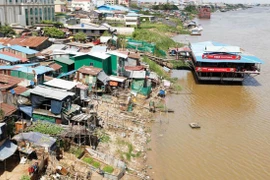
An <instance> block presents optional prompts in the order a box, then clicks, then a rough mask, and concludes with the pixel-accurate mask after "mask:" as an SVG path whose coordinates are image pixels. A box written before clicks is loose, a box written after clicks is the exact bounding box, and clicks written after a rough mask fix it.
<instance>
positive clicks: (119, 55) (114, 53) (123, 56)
mask: <svg viewBox="0 0 270 180" xmlns="http://www.w3.org/2000/svg"><path fill="white" fill-rule="evenodd" d="M107 54H111V55H115V56H117V57H121V58H124V59H126V58H128V55H127V54H123V53H119V52H117V51H109V52H107Z"/></svg>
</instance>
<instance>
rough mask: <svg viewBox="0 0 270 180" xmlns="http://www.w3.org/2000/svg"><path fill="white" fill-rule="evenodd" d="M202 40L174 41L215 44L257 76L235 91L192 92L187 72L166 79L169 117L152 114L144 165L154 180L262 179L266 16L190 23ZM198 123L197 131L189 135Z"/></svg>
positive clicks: (244, 13) (269, 141) (265, 164)
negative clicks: (234, 51)
mask: <svg viewBox="0 0 270 180" xmlns="http://www.w3.org/2000/svg"><path fill="white" fill-rule="evenodd" d="M195 21H196V22H197V23H198V24H201V25H202V27H203V28H204V30H203V32H202V36H198V37H191V36H183V35H179V36H176V37H174V40H175V41H179V42H183V41H186V42H187V41H190V42H200V41H209V40H211V41H217V42H221V43H226V44H230V45H236V46H240V47H241V48H243V49H244V50H246V51H247V52H249V53H251V54H254V55H255V56H257V57H259V58H260V59H262V60H264V62H265V63H264V64H263V65H262V68H261V69H262V73H261V75H259V76H256V77H249V78H247V79H246V80H245V81H244V83H243V85H205V84H203V85H202V84H196V83H195V81H194V77H193V74H192V73H191V72H190V71H185V70H181V71H174V72H173V74H172V75H173V76H175V77H178V78H179V83H180V85H181V86H182V89H183V90H182V91H181V94H178V95H170V97H166V101H167V105H168V107H169V108H172V109H174V110H175V113H168V114H158V115H157V118H156V119H157V121H156V123H154V125H153V128H152V140H151V142H150V144H149V147H150V148H151V149H150V150H149V153H148V161H147V164H148V165H150V166H152V168H151V169H148V172H149V174H150V175H151V177H153V178H154V179H157V180H159V179H160V180H165V179H166V180H178V179H179V180H182V179H183V180H189V179H192V180H193V179H194V180H197V179H198V180H201V179H202V180H204V179H206V180H209V179H215V180H216V179H218V180H223V179H224V180H227V179H228V180H237V179H239V180H243V179H254V180H255V179H256V180H259V179H263V180H267V179H270V108H269V104H270V95H269V93H270V83H269V82H268V81H270V76H269V72H270V66H269V60H270V58H269V55H270V51H269V44H270V43H269V40H270V8H269V7H255V8H251V9H247V10H239V11H230V12H225V13H222V12H220V13H213V14H212V17H211V19H210V20H199V19H196V20H195ZM190 122H199V123H200V125H201V129H191V128H190V127H189V123H190Z"/></svg>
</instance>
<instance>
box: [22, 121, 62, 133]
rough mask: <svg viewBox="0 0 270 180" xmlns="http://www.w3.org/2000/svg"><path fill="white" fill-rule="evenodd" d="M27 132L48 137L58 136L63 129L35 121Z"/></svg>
mask: <svg viewBox="0 0 270 180" xmlns="http://www.w3.org/2000/svg"><path fill="white" fill-rule="evenodd" d="M26 131H27V132H30V131H33V132H40V133H42V134H49V135H58V134H60V133H61V132H62V131H63V128H62V127H61V126H59V125H57V124H52V123H47V122H42V121H37V122H34V124H33V125H32V126H31V127H29V128H27V129H26Z"/></svg>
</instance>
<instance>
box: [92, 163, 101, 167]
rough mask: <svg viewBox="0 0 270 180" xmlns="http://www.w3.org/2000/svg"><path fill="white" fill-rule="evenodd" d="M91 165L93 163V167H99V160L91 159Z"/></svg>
mask: <svg viewBox="0 0 270 180" xmlns="http://www.w3.org/2000/svg"><path fill="white" fill-rule="evenodd" d="M92 165H93V166H94V167H95V168H100V163H99V162H96V161H93V163H92Z"/></svg>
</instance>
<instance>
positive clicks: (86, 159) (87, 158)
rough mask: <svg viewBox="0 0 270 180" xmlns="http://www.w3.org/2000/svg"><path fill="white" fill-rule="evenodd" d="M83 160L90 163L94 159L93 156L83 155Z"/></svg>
mask: <svg viewBox="0 0 270 180" xmlns="http://www.w3.org/2000/svg"><path fill="white" fill-rule="evenodd" d="M83 161H84V162H86V163H88V164H92V163H93V161H94V160H93V158H90V157H84V158H83Z"/></svg>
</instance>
